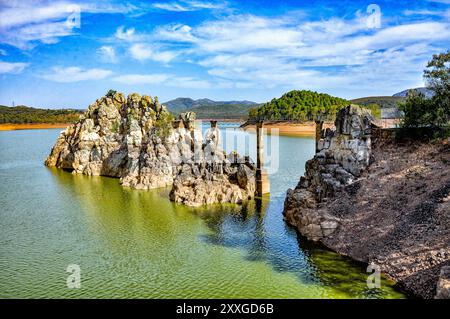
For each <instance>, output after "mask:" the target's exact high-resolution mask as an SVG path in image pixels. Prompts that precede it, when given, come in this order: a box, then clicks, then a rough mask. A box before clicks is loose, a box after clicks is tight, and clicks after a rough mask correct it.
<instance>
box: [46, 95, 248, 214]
mask: <svg viewBox="0 0 450 319" xmlns="http://www.w3.org/2000/svg"><path fill="white" fill-rule="evenodd" d="M173 120H174V117H173V116H172V114H171V113H169V112H168V111H167V109H166V108H165V106H164V105H161V104H160V103H159V102H158V98H157V97H155V98H154V99H153V98H152V97H150V96H147V95H144V96H141V95H139V94H137V93H132V94H130V95H129V96H128V97H127V98H125V96H124V95H123V94H122V93H117V92H115V91H109V92H108V94H107V95H106V96H104V97H102V98H100V99H98V100H97V101H96V102H95V103H93V104H91V105H90V106H89V108H88V109H87V111H86V112H85V114H83V115H82V116H81V117H80V119H79V120H78V121H77V122H76V123H75V124H73V125H71V126H69V127H68V128H67V129H66V130H65V131H63V132H61V134H60V136H59V137H58V139H57V141H56V143H55V145H54V147H53V148H52V150H51V153H50V155H49V156H48V158H47V159H46V161H45V165H47V166H54V167H58V168H63V169H67V170H71V171H72V172H73V173H74V174H85V175H103V176H111V177H117V178H120V182H121V184H122V185H123V186H127V187H131V188H135V189H151V188H158V187H165V186H168V185H170V184H173V189H172V192H171V195H170V198H171V199H172V200H174V201H176V202H180V203H184V204H186V205H193V206H198V205H202V204H211V203H216V202H232V203H240V202H241V201H242V200H244V199H247V198H251V197H253V195H254V168H253V166H252V165H250V164H249V163H246V162H244V161H242V162H230V161H229V160H228V158H227V156H225V155H224V154H223V151H222V150H221V149H220V145H219V136H220V132H219V130H218V128H214V129H213V128H211V129H210V130H209V131H208V132H207V138H205V140H206V142H205V143H203V137H202V134H201V132H200V131H199V130H198V129H196V128H195V113H192V112H188V113H184V114H181V115H180V120H178V121H173ZM238 176H239V178H238ZM174 181H175V183H174Z"/></svg>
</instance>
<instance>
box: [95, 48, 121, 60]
mask: <svg viewBox="0 0 450 319" xmlns="http://www.w3.org/2000/svg"><path fill="white" fill-rule="evenodd" d="M97 53H98V54H99V55H100V57H101V58H102V59H103V60H104V61H105V62H111V63H116V62H117V55H116V50H115V49H114V48H113V47H112V46H109V45H104V46H101V47H100V48H99V49H98V50H97Z"/></svg>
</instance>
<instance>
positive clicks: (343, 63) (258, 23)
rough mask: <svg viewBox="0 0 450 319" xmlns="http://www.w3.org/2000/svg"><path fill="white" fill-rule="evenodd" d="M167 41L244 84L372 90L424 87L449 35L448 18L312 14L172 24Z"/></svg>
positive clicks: (160, 32) (163, 30)
mask: <svg viewBox="0 0 450 319" xmlns="http://www.w3.org/2000/svg"><path fill="white" fill-rule="evenodd" d="M153 36H154V38H155V39H156V40H157V41H160V42H162V43H165V45H170V44H173V45H174V47H176V46H177V45H183V46H187V47H188V48H189V50H187V51H186V54H184V55H183V56H184V57H185V58H186V59H189V60H190V61H193V62H194V63H198V64H200V65H201V66H203V67H205V68H206V69H207V72H208V73H209V74H210V75H211V76H213V77H215V78H217V79H222V80H224V81H233V82H235V83H237V82H239V83H240V84H239V85H240V86H241V87H247V88H248V87H254V88H273V87H277V86H283V87H289V88H293V87H294V88H309V89H324V88H342V89H345V88H346V87H348V86H350V85H354V86H357V87H364V88H366V89H368V90H375V88H376V89H378V90H379V92H382V91H383V90H389V89H392V87H395V86H400V87H408V86H409V85H420V84H421V83H420V81H421V80H422V77H421V74H422V70H423V67H424V66H425V63H426V61H427V59H429V58H430V56H431V54H433V53H436V52H437V51H439V50H441V49H442V45H443V43H446V42H447V43H448V41H450V24H449V23H448V22H446V21H435V22H414V23H412V22H409V23H403V24H398V25H385V26H383V27H382V28H380V29H373V28H369V27H368V24H367V17H365V16H364V15H362V14H357V15H355V17H354V18H352V19H348V18H347V19H344V18H337V17H332V18H329V19H327V20H320V21H317V20H312V21H308V20H305V19H304V17H302V18H301V19H295V18H292V16H282V17H261V16H255V15H235V16H227V17H225V18H220V19H217V20H212V21H207V22H204V23H202V24H200V25H196V26H195V25H186V24H185V25H183V24H176V25H166V26H161V27H159V28H157V29H156V30H155V31H154V34H153Z"/></svg>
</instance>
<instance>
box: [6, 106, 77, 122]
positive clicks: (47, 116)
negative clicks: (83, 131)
mask: <svg viewBox="0 0 450 319" xmlns="http://www.w3.org/2000/svg"><path fill="white" fill-rule="evenodd" d="M82 113H83V111H81V110H74V109H59V110H50V109H39V108H33V107H28V106H24V105H19V106H16V107H9V106H4V105H0V123H14V124H23V123H72V122H75V121H76V120H78V118H79V116H80V115H81V114H82Z"/></svg>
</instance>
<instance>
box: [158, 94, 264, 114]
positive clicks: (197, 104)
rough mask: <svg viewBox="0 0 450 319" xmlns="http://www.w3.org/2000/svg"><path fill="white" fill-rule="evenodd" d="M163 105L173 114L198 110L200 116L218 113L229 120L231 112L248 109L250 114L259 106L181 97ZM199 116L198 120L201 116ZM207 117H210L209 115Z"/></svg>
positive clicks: (243, 102)
mask: <svg viewBox="0 0 450 319" xmlns="http://www.w3.org/2000/svg"><path fill="white" fill-rule="evenodd" d="M163 104H164V105H165V106H167V108H168V109H169V111H171V112H173V113H181V112H185V111H188V110H189V111H192V109H197V111H198V112H200V113H199V114H205V112H206V113H208V112H212V113H215V112H217V113H218V114H222V115H224V116H225V117H226V118H228V116H233V113H231V112H235V111H239V110H243V109H244V108H247V112H248V109H249V108H250V107H252V106H255V105H257V103H255V102H251V101H213V100H210V99H198V100H193V99H191V98H187V97H179V98H177V99H174V100H170V101H167V102H165V103H163ZM227 106H232V108H228V107H227ZM199 114H197V117H198V118H200V117H199V116H201V115H199ZM205 115H206V116H209V115H208V114H205ZM230 118H232V117H230Z"/></svg>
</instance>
